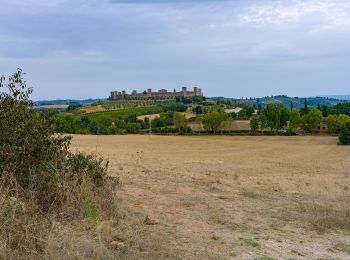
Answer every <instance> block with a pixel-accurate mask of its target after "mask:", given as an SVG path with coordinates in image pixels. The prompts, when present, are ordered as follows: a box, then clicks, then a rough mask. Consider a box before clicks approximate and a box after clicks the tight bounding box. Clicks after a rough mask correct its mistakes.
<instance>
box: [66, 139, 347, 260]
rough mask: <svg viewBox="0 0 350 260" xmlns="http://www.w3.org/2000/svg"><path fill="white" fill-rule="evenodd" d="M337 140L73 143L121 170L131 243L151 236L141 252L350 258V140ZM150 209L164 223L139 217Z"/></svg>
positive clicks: (214, 256)
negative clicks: (346, 143)
mask: <svg viewBox="0 0 350 260" xmlns="http://www.w3.org/2000/svg"><path fill="white" fill-rule="evenodd" d="M336 142H337V140H336V138H334V137H322V136H318V137H317V136H313V137H250V136H249V137H248V136H247V137H236V136H233V137H228V136H227V137H225V136H202V137H180V136H141V135H128V136H74V138H73V147H74V149H78V150H80V151H84V152H87V153H95V154H99V155H102V156H103V157H105V158H106V159H109V160H110V162H111V170H112V172H113V174H117V175H119V176H120V179H121V182H122V184H121V186H120V187H119V188H118V189H119V191H118V193H119V194H120V196H121V198H122V199H123V203H125V205H127V206H128V208H130V212H132V213H129V216H126V218H130V219H131V220H130V223H131V224H130V225H129V226H128V229H125V232H129V233H130V232H131V233H132V234H125V233H123V232H121V236H123V235H124V238H123V239H124V240H126V241H125V242H126V244H127V245H128V246H130V247H132V246H134V247H135V244H136V246H137V244H138V243H139V244H140V243H141V242H140V241H142V240H144V241H145V243H144V244H142V243H141V244H142V245H139V251H140V254H139V255H134V257H135V258H136V256H137V257H139V256H142V255H144V257H145V258H162V259H164V258H177V259H178V258H180V259H182V258H187V259H350V236H349V234H350V232H349V231H350V190H349V188H350V147H342V146H337V145H336ZM140 216H141V217H140ZM145 216H151V218H154V219H155V220H156V221H157V222H159V223H158V224H157V225H142V224H140V222H137V223H139V224H138V225H135V226H133V225H132V223H133V222H132V218H136V217H138V218H142V217H145ZM134 223H136V221H134ZM132 256H133V255H131V254H130V255H128V253H127V250H126V252H125V257H126V258H132Z"/></svg>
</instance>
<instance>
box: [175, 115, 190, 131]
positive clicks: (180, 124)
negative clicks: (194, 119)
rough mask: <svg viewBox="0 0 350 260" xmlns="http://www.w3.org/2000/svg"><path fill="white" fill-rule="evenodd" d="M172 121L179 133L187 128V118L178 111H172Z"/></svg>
mask: <svg viewBox="0 0 350 260" xmlns="http://www.w3.org/2000/svg"><path fill="white" fill-rule="evenodd" d="M173 122H174V125H175V128H176V129H178V131H179V133H180V132H181V131H186V130H187V119H186V117H185V116H184V115H183V114H181V113H178V112H176V113H174V117H173Z"/></svg>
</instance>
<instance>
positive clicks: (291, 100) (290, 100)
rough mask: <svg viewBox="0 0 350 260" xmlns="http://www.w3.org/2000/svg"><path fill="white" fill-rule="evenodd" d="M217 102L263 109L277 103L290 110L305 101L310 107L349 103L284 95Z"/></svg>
mask: <svg viewBox="0 0 350 260" xmlns="http://www.w3.org/2000/svg"><path fill="white" fill-rule="evenodd" d="M213 99H215V100H220V101H232V102H235V103H237V104H245V103H249V104H252V105H261V106H262V107H266V105H268V104H271V103H275V104H284V105H285V106H286V107H288V108H290V106H291V104H293V107H295V108H302V107H303V106H304V102H305V100H306V101H307V103H308V105H309V106H311V107H312V106H317V105H318V104H319V105H320V106H334V105H336V104H338V103H343V102H347V101H343V100H338V99H335V98H327V97H308V98H303V97H288V96H284V95H280V96H270V97H263V98H247V99H235V98H223V97H215V98H213Z"/></svg>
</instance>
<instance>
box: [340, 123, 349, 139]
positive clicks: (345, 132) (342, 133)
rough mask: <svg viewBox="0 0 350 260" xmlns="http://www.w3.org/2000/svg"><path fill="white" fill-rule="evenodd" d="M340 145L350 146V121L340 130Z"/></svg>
mask: <svg viewBox="0 0 350 260" xmlns="http://www.w3.org/2000/svg"><path fill="white" fill-rule="evenodd" d="M339 144H341V145H350V121H348V122H346V123H344V124H343V125H342V126H341V128H340V134H339Z"/></svg>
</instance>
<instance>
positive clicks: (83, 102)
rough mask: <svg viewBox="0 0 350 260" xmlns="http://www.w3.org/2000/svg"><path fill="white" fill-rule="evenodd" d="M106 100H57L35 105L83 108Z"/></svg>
mask: <svg viewBox="0 0 350 260" xmlns="http://www.w3.org/2000/svg"><path fill="white" fill-rule="evenodd" d="M105 100H106V99H105V98H98V99H93V98H89V99H82V100H77V99H55V100H38V101H35V102H34V105H36V106H48V105H69V104H80V105H83V106H86V105H91V104H92V103H95V102H99V101H105Z"/></svg>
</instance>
